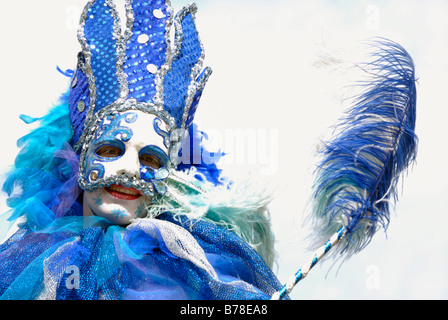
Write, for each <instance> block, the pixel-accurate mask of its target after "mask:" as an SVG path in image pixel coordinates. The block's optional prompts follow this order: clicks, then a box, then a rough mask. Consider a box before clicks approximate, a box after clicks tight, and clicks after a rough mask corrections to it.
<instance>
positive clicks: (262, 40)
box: [0, 0, 448, 299]
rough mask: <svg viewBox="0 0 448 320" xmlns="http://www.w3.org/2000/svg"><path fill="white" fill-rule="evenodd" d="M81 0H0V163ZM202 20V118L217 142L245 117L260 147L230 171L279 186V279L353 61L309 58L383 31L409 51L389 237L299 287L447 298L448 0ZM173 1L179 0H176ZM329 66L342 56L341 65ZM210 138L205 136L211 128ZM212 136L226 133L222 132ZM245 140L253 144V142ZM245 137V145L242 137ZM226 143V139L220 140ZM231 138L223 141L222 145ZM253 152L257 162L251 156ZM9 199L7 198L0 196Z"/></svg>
mask: <svg viewBox="0 0 448 320" xmlns="http://www.w3.org/2000/svg"><path fill="white" fill-rule="evenodd" d="M85 2H86V1H85V0H58V1H54V0H52V1H50V0H40V1H33V0H26V1H25V0H24V1H20V2H18V1H8V2H4V3H2V10H0V24H1V25H0V26H1V30H2V34H1V35H2V51H1V53H0V54H1V59H0V68H1V70H2V73H1V75H0V81H1V86H0V90H1V96H2V101H3V102H2V107H1V110H2V117H1V119H0V124H1V125H0V134H1V136H2V137H4V143H5V146H4V149H3V150H4V151H3V157H2V158H1V161H0V168H6V167H7V166H8V165H10V164H12V163H13V160H14V157H15V155H16V153H17V151H18V150H17V148H16V147H15V142H16V140H17V139H18V138H19V137H21V136H22V135H24V134H25V133H26V132H28V130H29V128H27V127H26V126H25V125H24V124H23V123H22V122H21V121H20V120H19V119H18V115H19V114H21V113H24V114H28V115H31V116H42V115H43V114H44V113H45V112H46V111H47V110H48V108H49V107H50V106H51V104H52V102H53V101H54V100H55V99H57V97H58V95H59V94H60V93H62V92H63V91H64V90H65V88H66V85H67V82H66V79H65V78H64V77H63V76H61V75H60V74H59V73H58V72H57V71H56V65H58V66H60V67H61V68H62V69H69V68H70V69H73V68H74V66H75V63H76V53H77V52H78V51H79V48H80V47H79V44H78V42H77V40H76V27H77V26H76V21H77V20H78V18H79V14H80V12H81V9H82V7H83V6H84V4H85ZM196 3H197V4H198V6H199V12H198V14H197V18H198V21H197V24H198V28H199V32H200V35H201V38H202V41H203V43H204V47H205V50H206V55H207V56H206V63H207V65H210V66H211V67H212V68H213V70H214V73H213V75H212V77H211V79H210V82H209V84H208V85H207V88H206V90H205V92H204V96H203V99H202V101H201V104H200V107H199V109H198V113H197V118H196V120H197V122H198V123H199V125H200V127H201V128H202V129H205V131H208V132H209V133H210V135H211V140H213V141H214V142H215V143H216V144H221V145H225V146H227V147H228V148H230V149H231V148H234V150H233V151H234V152H237V151H238V149H237V146H235V145H234V144H232V142H231V141H229V139H230V138H229V137H231V134H234V133H237V132H238V131H239V130H245V132H246V133H248V134H250V135H252V138H253V139H254V140H253V141H254V143H255V147H254V149H250V150H254V151H253V152H254V153H252V154H251V156H252V158H249V155H247V157H246V158H242V160H243V162H242V163H238V162H237V158H233V160H232V161H229V162H228V163H227V164H226V168H227V170H228V171H229V172H232V173H235V174H237V175H241V174H243V173H246V172H248V171H251V172H252V173H253V175H254V176H260V177H261V178H262V179H265V180H267V181H269V183H270V185H272V186H273V187H274V188H275V190H276V192H277V198H276V200H275V201H274V202H273V204H272V211H271V214H272V220H273V226H274V230H275V232H276V236H277V244H276V248H277V250H278V253H279V261H278V269H277V270H276V272H277V274H278V277H279V279H280V280H281V281H282V282H285V281H286V280H287V279H288V278H289V277H290V276H292V275H293V274H294V273H295V272H296V271H297V270H298V269H299V268H300V267H301V265H302V264H303V263H305V261H306V260H307V258H308V257H309V255H310V253H309V252H307V251H306V246H307V243H306V241H304V240H303V239H302V236H303V230H301V228H300V227H301V221H302V219H303V217H304V215H306V214H307V213H308V212H306V210H305V205H306V201H307V199H308V197H309V195H310V191H311V183H312V175H311V172H312V169H313V166H314V164H315V161H316V158H315V155H314V150H315V148H316V145H317V144H318V141H319V139H321V138H324V137H327V136H328V133H329V131H328V128H329V127H330V126H331V125H333V124H334V123H335V121H336V120H337V118H338V117H339V116H340V115H341V112H342V110H343V109H344V105H342V104H341V103H340V102H341V98H343V97H345V96H346V94H347V91H346V90H345V86H346V85H348V84H350V80H353V78H354V75H353V74H352V73H347V72H346V69H345V68H344V64H340V65H331V66H328V67H324V66H323V67H322V63H321V64H320V66H321V67H320V68H318V67H316V65H317V62H319V61H320V62H322V60H321V59H320V57H335V58H338V59H340V60H341V61H345V60H347V61H351V59H353V57H356V56H357V53H358V48H359V44H360V41H362V40H366V39H367V38H369V37H372V36H382V37H386V38H390V39H391V40H394V41H396V42H399V43H400V44H401V45H402V46H404V47H405V48H406V49H407V50H408V51H409V53H410V54H411V55H412V56H413V58H414V61H415V64H416V69H417V75H418V77H419V82H418V105H417V108H418V115H417V133H418V135H419V138H420V146H419V154H418V163H417V165H416V166H415V167H414V168H413V170H411V171H410V173H409V176H408V177H407V178H406V179H405V180H404V183H403V192H402V195H401V197H400V201H399V202H398V204H397V206H396V210H395V213H394V214H393V215H392V218H391V224H390V228H389V230H388V233H387V239H386V237H385V235H384V234H383V233H381V232H380V233H379V234H377V236H376V237H375V238H374V240H373V241H372V243H371V244H370V245H369V246H368V247H367V248H366V249H365V250H364V251H363V252H362V253H360V254H358V255H357V256H355V257H353V258H352V259H351V260H349V261H348V262H346V263H345V264H344V265H343V267H342V268H341V269H340V270H339V273H338V274H337V275H336V268H334V269H332V270H331V271H330V272H329V273H328V275H327V272H328V270H329V268H330V266H331V264H330V263H324V264H319V265H318V266H316V267H315V268H314V269H313V270H312V271H311V273H310V274H309V276H308V277H307V278H306V279H305V280H303V281H302V282H301V283H300V284H299V285H298V286H297V288H296V289H295V290H294V291H293V294H292V295H291V296H292V298H294V299H447V298H448V288H447V283H448V281H447V273H446V271H447V270H448V255H447V250H446V248H445V247H446V245H447V244H448V243H447V240H446V236H445V233H446V231H445V226H446V225H447V223H448V209H447V206H446V203H445V201H444V199H446V193H447V191H448V183H447V180H448V171H447V170H446V169H445V166H444V161H445V160H446V159H447V156H448V151H447V148H446V147H445V145H444V144H446V141H447V136H448V135H447V133H446V131H445V127H446V126H445V123H444V121H445V119H446V118H447V117H448V108H447V106H446V104H447V103H446V98H445V95H444V94H445V93H446V90H447V75H448V73H447V72H448V58H447V57H448V40H447V39H448V2H446V1H436V0H427V1H417V0H412V1H411V0H406V1H404V0H391V1H354V0H345V1H330V0H327V1H325V0H320V1H315V0H313V1H310V0H309V1H297V0H281V1H267V0H263V1H252V0H244V1H241V0H225V1H223V0H220V1H218V0H207V1H206V0H198V1H196ZM172 4H173V6H174V7H175V8H176V9H177V10H180V9H181V7H182V6H183V5H186V4H187V2H184V1H183V0H174V1H172ZM325 61H328V60H325ZM336 67H337V68H336ZM213 141H211V142H213ZM219 142H220V143H219ZM251 146H252V147H253V145H251ZM247 147H248V148H249V146H247ZM224 151H226V150H225V149H224ZM227 151H228V150H227ZM250 161H252V162H250ZM2 211H5V210H2Z"/></svg>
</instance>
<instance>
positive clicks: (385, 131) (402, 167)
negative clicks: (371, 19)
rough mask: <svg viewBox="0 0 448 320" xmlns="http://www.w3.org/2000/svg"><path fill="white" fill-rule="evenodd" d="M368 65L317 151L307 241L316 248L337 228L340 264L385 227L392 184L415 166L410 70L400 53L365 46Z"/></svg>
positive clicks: (385, 46)
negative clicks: (332, 130) (363, 78)
mask: <svg viewBox="0 0 448 320" xmlns="http://www.w3.org/2000/svg"><path fill="white" fill-rule="evenodd" d="M369 44H370V45H371V46H372V48H373V49H374V51H375V52H374V53H373V54H372V62H370V63H366V64H363V65H359V67H361V68H362V69H364V70H365V71H367V72H368V75H369V79H368V80H367V81H364V82H361V83H360V84H361V85H362V86H363V87H362V89H363V91H362V93H361V94H360V95H358V96H356V97H355V102H354V103H353V105H352V107H351V108H350V109H349V110H347V111H346V113H345V114H344V117H343V118H342V119H341V120H340V122H339V123H338V124H337V126H336V130H335V135H334V137H333V138H332V139H331V140H330V141H328V142H326V143H325V144H324V146H323V148H322V150H321V155H322V158H321V161H320V162H319V164H318V168H317V171H316V176H315V183H314V186H313V187H314V191H313V199H312V206H313V219H312V220H313V241H312V243H313V244H314V245H315V246H316V247H318V246H322V245H323V244H324V243H325V242H326V241H327V240H328V239H330V237H332V236H333V235H334V234H335V233H336V232H337V231H338V230H341V227H345V230H344V233H345V237H344V238H343V239H342V240H341V241H340V242H339V244H338V249H339V250H336V251H335V250H333V252H336V253H344V254H343V255H339V256H340V257H344V258H348V257H350V256H351V255H352V254H354V253H357V252H359V251H360V250H362V249H363V248H365V246H366V245H368V244H369V242H370V240H371V239H372V237H373V235H374V234H375V232H376V231H378V230H379V229H381V228H382V229H384V230H386V229H387V227H388V224H389V217H390V206H391V204H393V202H394V201H396V199H397V192H396V191H397V190H396V189H397V181H398V179H399V177H400V176H401V175H402V173H403V172H405V171H406V168H407V167H408V166H409V165H410V164H411V163H412V162H413V161H414V160H415V157H416V150H417V137H416V135H415V132H414V129H415V117H416V98H417V97H416V86H415V83H416V80H415V71H414V62H413V60H412V58H411V56H410V55H409V54H408V53H407V52H406V50H405V49H403V48H402V47H401V46H400V45H398V44H396V43H394V42H392V41H389V40H385V39H380V40H375V41H373V42H370V43H369Z"/></svg>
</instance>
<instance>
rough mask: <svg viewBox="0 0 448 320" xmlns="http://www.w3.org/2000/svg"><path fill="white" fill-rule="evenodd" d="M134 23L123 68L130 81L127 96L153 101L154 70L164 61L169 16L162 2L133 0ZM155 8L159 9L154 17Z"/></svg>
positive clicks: (155, 71) (138, 99)
mask: <svg viewBox="0 0 448 320" xmlns="http://www.w3.org/2000/svg"><path fill="white" fill-rule="evenodd" d="M133 11H134V25H133V35H132V38H131V41H130V42H129V44H128V46H127V51H126V55H127V60H126V63H125V66H124V71H125V73H126V74H127V79H128V83H129V85H128V86H129V95H128V98H135V99H136V100H137V101H139V102H153V101H154V95H155V94H156V86H155V78H156V75H155V74H156V73H157V70H158V69H159V68H160V67H161V66H162V65H163V64H164V63H165V60H166V49H167V45H166V40H165V34H166V22H167V20H168V19H169V17H170V16H171V13H170V10H169V8H168V6H167V5H166V4H165V1H163V0H158V1H150V2H148V1H138V0H136V1H133ZM154 11H156V12H158V14H157V16H158V17H156V16H155V15H154V13H153V12H154Z"/></svg>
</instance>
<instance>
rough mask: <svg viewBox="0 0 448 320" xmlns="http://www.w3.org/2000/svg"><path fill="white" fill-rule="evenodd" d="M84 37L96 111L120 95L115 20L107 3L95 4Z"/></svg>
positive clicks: (89, 14)
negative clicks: (95, 93)
mask: <svg viewBox="0 0 448 320" xmlns="http://www.w3.org/2000/svg"><path fill="white" fill-rule="evenodd" d="M87 15H88V16H87V20H86V22H85V27H84V35H85V39H86V42H87V44H88V46H89V47H90V53H91V68H92V71H93V75H94V77H95V86H96V89H97V98H96V102H95V110H94V112H97V111H98V110H100V109H102V108H103V107H105V106H108V105H110V104H112V103H113V102H114V101H115V100H117V99H118V98H119V96H120V84H119V81H118V77H117V68H116V61H117V40H116V39H115V37H114V32H115V30H114V27H115V23H116V21H115V20H114V17H113V15H112V8H111V7H109V5H108V3H107V1H105V0H100V1H96V2H95V3H94V4H93V5H92V6H91V7H90V8H89V10H88V12H87Z"/></svg>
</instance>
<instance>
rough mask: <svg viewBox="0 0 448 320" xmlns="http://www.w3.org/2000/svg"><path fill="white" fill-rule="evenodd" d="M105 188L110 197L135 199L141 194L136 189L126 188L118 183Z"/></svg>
mask: <svg viewBox="0 0 448 320" xmlns="http://www.w3.org/2000/svg"><path fill="white" fill-rule="evenodd" d="M105 189H106V191H107V192H108V193H109V194H110V195H111V196H112V197H114V198H117V199H120V200H136V199H138V198H140V197H141V196H142V194H141V193H140V191H138V190H137V189H134V188H126V187H123V186H122V185H118V184H113V185H111V186H110V187H107V188H105Z"/></svg>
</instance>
